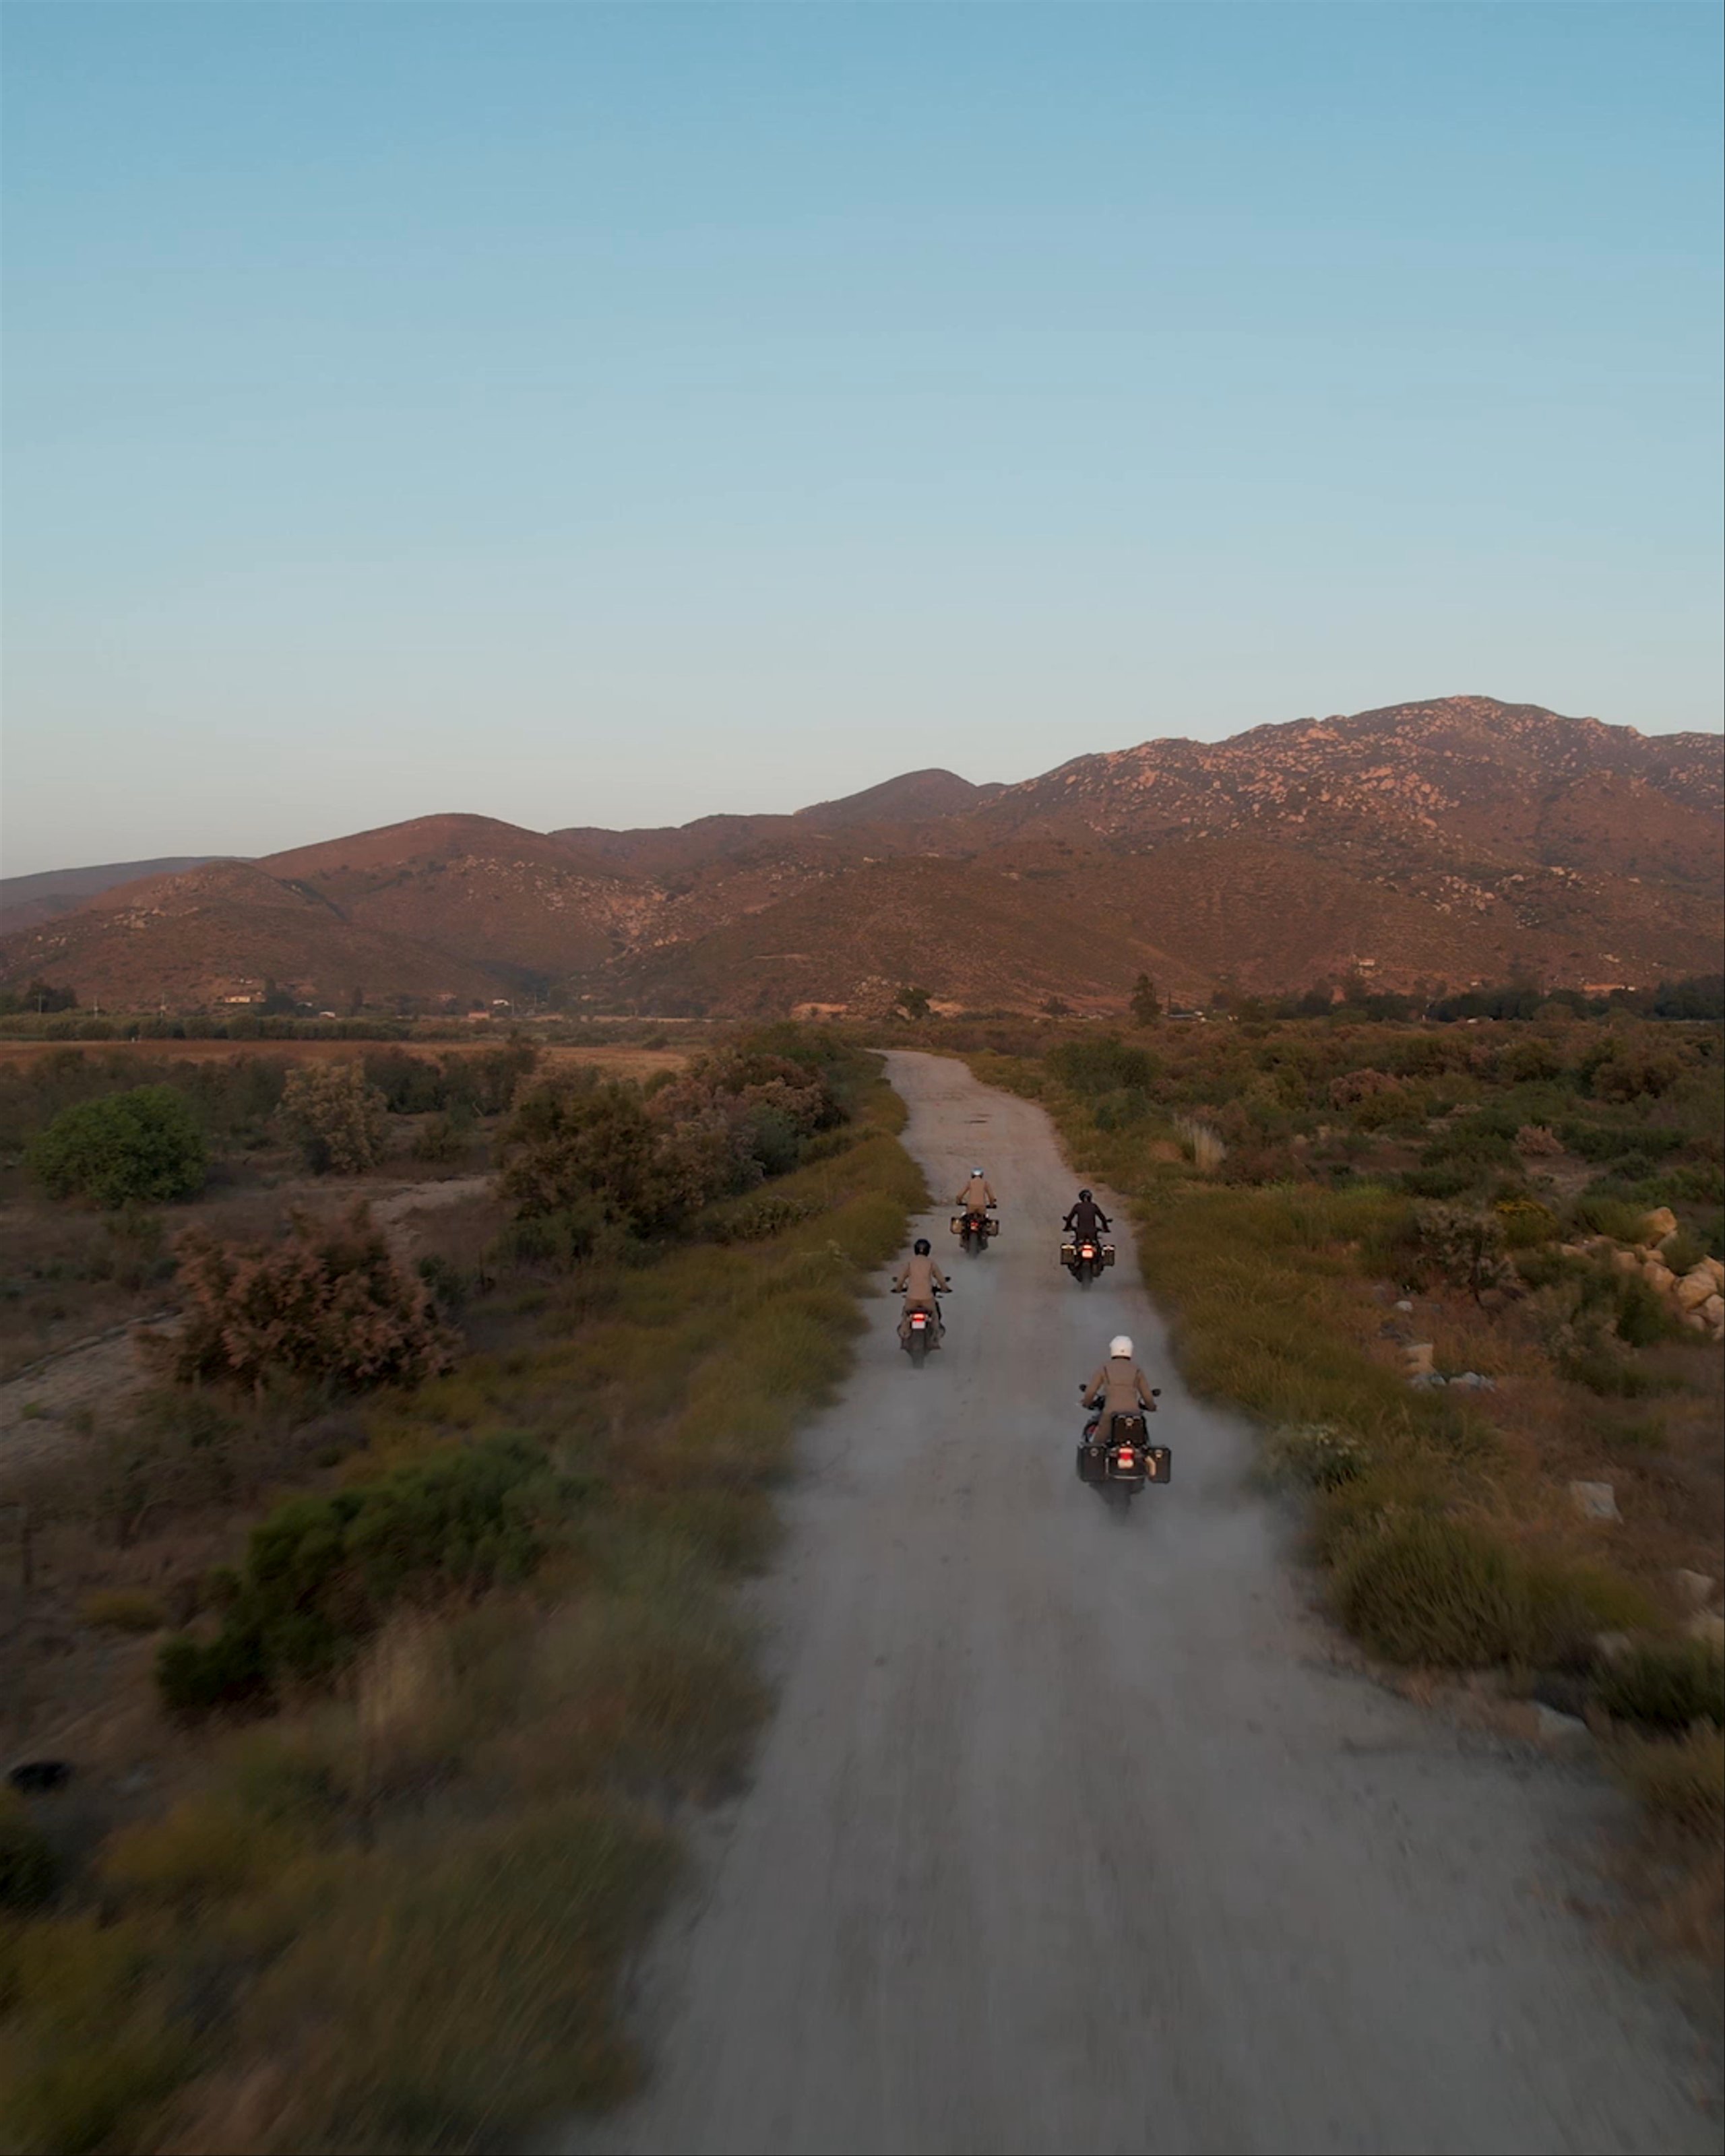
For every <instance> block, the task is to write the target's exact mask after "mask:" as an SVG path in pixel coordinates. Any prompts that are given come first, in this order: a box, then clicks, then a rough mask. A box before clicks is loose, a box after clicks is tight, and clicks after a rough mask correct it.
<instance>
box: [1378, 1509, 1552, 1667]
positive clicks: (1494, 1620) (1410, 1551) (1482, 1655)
mask: <svg viewBox="0 0 1725 2156" xmlns="http://www.w3.org/2000/svg"><path fill="white" fill-rule="evenodd" d="M1335 1595H1336V1605H1337V1610H1338V1612H1339V1614H1340V1615H1341V1617H1342V1620H1343V1623H1344V1624H1345V1625H1347V1626H1348V1630H1350V1631H1351V1632H1353V1634H1354V1635H1356V1636H1357V1637H1358V1638H1359V1639H1361V1640H1364V1641H1365V1643H1366V1645H1368V1647H1370V1648H1371V1649H1372V1650H1373V1652H1375V1653H1377V1654H1379V1655H1383V1656H1384V1658H1385V1659H1386V1660H1387V1661H1393V1662H1418V1663H1425V1664H1429V1665H1430V1666H1434V1667H1437V1668H1444V1669H1479V1668H1484V1667H1486V1666H1488V1665H1490V1664H1491V1663H1494V1662H1505V1661H1519V1660H1529V1659H1532V1649H1533V1647H1534V1645H1535V1644H1536V1641H1535V1632H1536V1623H1535V1615H1534V1609H1533V1598H1532V1594H1531V1592H1530V1589H1529V1586H1528V1581H1527V1574H1526V1572H1525V1569H1524V1568H1523V1567H1522V1564H1521V1563H1520V1562H1519V1561H1518V1559H1517V1556H1516V1553H1514V1552H1513V1551H1512V1550H1511V1549H1510V1548H1507V1546H1506V1545H1505V1544H1504V1543H1501V1542H1499V1541H1497V1539H1496V1537H1493V1536H1491V1535H1490V1534H1488V1533H1486V1532H1485V1531H1484V1530H1483V1529H1482V1528H1479V1527H1471V1526H1468V1525H1467V1524H1466V1523H1465V1522H1461V1521H1459V1520H1446V1519H1442V1518H1438V1517H1432V1516H1430V1515H1421V1514H1417V1513H1416V1514H1414V1515H1413V1516H1411V1517H1407V1518H1404V1519H1398V1520H1395V1521H1393V1522H1391V1523H1390V1524H1389V1525H1388V1526H1387V1527H1384V1529H1383V1530H1382V1531H1381V1532H1379V1533H1378V1534H1376V1535H1373V1536H1370V1537H1367V1538H1365V1539H1363V1540H1362V1541H1361V1542H1359V1543H1358V1544H1357V1545H1356V1546H1355V1547H1354V1548H1353V1550H1352V1552H1351V1553H1349V1554H1348V1556H1347V1557H1346V1558H1344V1560H1343V1563H1342V1565H1341V1567H1340V1568H1339V1569H1338V1571H1337V1575H1336V1580H1335Z"/></svg>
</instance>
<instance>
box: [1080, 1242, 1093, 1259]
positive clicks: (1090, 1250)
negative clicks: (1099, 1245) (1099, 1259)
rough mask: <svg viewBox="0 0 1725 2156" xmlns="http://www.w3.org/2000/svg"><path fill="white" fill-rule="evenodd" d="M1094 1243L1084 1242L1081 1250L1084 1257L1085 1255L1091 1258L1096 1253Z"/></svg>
mask: <svg viewBox="0 0 1725 2156" xmlns="http://www.w3.org/2000/svg"><path fill="white" fill-rule="evenodd" d="M1082 1255H1084V1256H1085V1257H1086V1258H1093V1257H1094V1256H1095V1255H1096V1245H1095V1244H1094V1243H1086V1245H1085V1246H1084V1250H1083V1252H1082Z"/></svg>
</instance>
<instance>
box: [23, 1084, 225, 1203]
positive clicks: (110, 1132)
mask: <svg viewBox="0 0 1725 2156" xmlns="http://www.w3.org/2000/svg"><path fill="white" fill-rule="evenodd" d="M27 1158H28V1162H29V1165H30V1167H31V1168H32V1170H33V1172H34V1173H35V1174H36V1176H37V1177H38V1178H39V1180H40V1181H41V1183H42V1184H43V1186H44V1188H46V1189H47V1190H48V1192H49V1194H50V1195H51V1196H53V1197H55V1198H88V1199H93V1200H94V1201H95V1203H96V1204H98V1205H103V1206H106V1207H107V1208H109V1209H110V1210H113V1211H117V1210H118V1209H120V1208H121V1207H122V1206H127V1205H162V1204H171V1203H172V1201H173V1200H174V1199H179V1198H190V1197H192V1196H193V1195H194V1193H197V1192H198V1191H199V1190H201V1189H202V1188H203V1182H204V1177H205V1175H206V1173H208V1163H207V1160H206V1158H205V1153H204V1144H203V1132H202V1131H201V1130H200V1129H199V1128H198V1118H197V1117H196V1116H194V1115H193V1112H192V1111H191V1109H190V1108H189V1107H188V1106H187V1104H186V1101H185V1100H184V1098H183V1097H182V1096H181V1095H180V1094H178V1093H177V1092H176V1091H174V1090H173V1088H172V1086H136V1087H134V1088H133V1090H132V1091H131V1092H129V1093H114V1094H110V1095H109V1096H108V1097H107V1098H106V1099H105V1100H99V1101H83V1102H80V1104H79V1105H77V1106H74V1107H69V1108H65V1109H63V1110H62V1111H60V1113H59V1115H57V1116H55V1117H54V1121H53V1122H51V1123H50V1124H49V1127H48V1128H47V1129H46V1130H45V1131H44V1132H42V1134H41V1136H40V1137H38V1138H37V1139H36V1140H35V1141H34V1142H33V1144H32V1145H31V1146H30V1147H29V1148H28V1155H27Z"/></svg>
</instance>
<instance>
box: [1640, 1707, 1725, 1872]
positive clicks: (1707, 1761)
mask: <svg viewBox="0 0 1725 2156" xmlns="http://www.w3.org/2000/svg"><path fill="white" fill-rule="evenodd" d="M1612 1756H1613V1760H1614V1763H1615V1766H1616V1768H1617V1770H1618V1772H1619V1773H1620V1774H1621V1775H1622V1777H1623V1779H1624V1780H1625V1782H1626V1783H1627V1784H1629V1786H1630V1789H1632V1790H1633V1791H1634V1792H1635V1795H1636V1796H1638V1797H1639V1798H1640V1800H1641V1802H1642V1803H1643V1804H1645V1806H1646V1807H1647V1809H1648V1810H1649V1811H1650V1812H1651V1813H1652V1814H1653V1815H1654V1816H1655V1818H1656V1819H1660V1820H1666V1822H1668V1823H1669V1824H1670V1825H1672V1826H1674V1827H1676V1829H1677V1830H1678V1831H1679V1832H1680V1833H1683V1834H1692V1835H1705V1836H1706V1837H1707V1840H1709V1841H1711V1842H1712V1843H1714V1844H1717V1841H1718V1839H1719V1836H1720V1835H1721V1833H1722V1832H1725V1733H1722V1732H1720V1731H1718V1730H1717V1729H1707V1730H1702V1729H1697V1730H1693V1731H1692V1732H1690V1734H1689V1735H1688V1736H1686V1737H1685V1738H1682V1739H1681V1740H1680V1741H1679V1742H1678V1743H1669V1742H1667V1743H1623V1744H1619V1745H1616V1746H1614V1747H1613V1753H1612Z"/></svg>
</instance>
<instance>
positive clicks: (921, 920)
mask: <svg viewBox="0 0 1725 2156" xmlns="http://www.w3.org/2000/svg"><path fill="white" fill-rule="evenodd" d="M1722 778H1725V766H1722V745H1721V742H1719V741H1718V739H1717V738H1716V737H1712V736H1706V735H1698V734H1679V735H1664V736H1659V737H1651V738H1644V737H1642V736H1641V735H1640V734H1638V733H1637V732H1636V731H1635V730H1634V729H1633V728H1632V727H1628V726H1605V725H1602V724H1601V723H1600V722H1599V721H1597V720H1594V719H1571V718H1563V717H1561V716H1558V715H1557V714H1556V713H1553V712H1551V711H1543V710H1541V709H1540V708H1539V707H1538V706H1533V705H1511V704H1501V703H1497V702H1494V701H1491V699H1490V698H1486V697H1478V696H1460V697H1448V698H1444V699H1441V700H1440V701H1435V702H1430V703H1419V704H1402V705H1396V706H1391V707H1389V709H1386V710H1383V711H1363V712H1359V713H1357V714H1355V715H1353V716H1345V717H1344V716H1337V717H1333V718H1327V719H1301V720H1296V721H1294V722H1293V723H1291V724H1290V725H1283V726H1260V727H1257V728H1255V729H1254V730H1253V731H1251V732H1250V733H1245V734H1241V735H1238V736H1236V737H1235V738H1234V739H1232V740H1230V741H1225V742H1193V741H1183V740H1165V741H1155V742H1145V743H1144V744H1142V746H1141V747H1137V748H1132V749H1124V750H1120V751H1117V752H1111V753H1107V754H1101V755H1095V756H1086V757H1078V758H1076V759H1075V760H1074V761H1073V762H1070V763H1066V764H1063V765H1062V766H1060V768H1059V769H1057V770H1055V771H1051V772H1049V773H1046V774H1045V775H1044V776H1043V777H1041V778H1034V779H1029V780H1027V781H1025V782H1024V783H1022V784H1019V785H1014V786H998V785H990V786H973V785H972V784H970V783H969V782H968V781H967V780H965V779H963V778H958V777H957V776H956V775H955V774H954V773H951V772H942V771H927V772H916V773H909V774H907V775H906V776H905V777H903V778H897V779H893V780H891V781H888V782H887V783H885V784H883V785H881V786H877V787H873V788H869V789H868V790H867V791H866V792H865V793H860V794H855V795H852V796H850V797H849V798H846V799H845V800H841V801H836V802H828V803H819V804H817V805H816V806H815V807H814V808H807V809H803V810H802V811H800V812H799V813H798V814H795V815H791V816H782V815H772V816H716V817H707V818H703V819H700V820H698V821H697V822H696V823H693V824H684V825H680V826H677V827H675V828H667V829H660V830H637V831H604V830H599V829H589V828H579V827H571V828H567V829H559V830H556V831H552V832H551V833H548V834H541V833H536V832H532V831H526V830H522V829H519V828H517V827H516V826H515V825H512V824H501V823H497V822H495V821H494V820H492V819H489V818H485V817H476V816H437V817H428V818H422V819H418V820H416V821H414V822H412V823H408V824H393V825H389V826H388V827H386V828H384V829H380V830H376V831H367V832H361V833H358V834H355V835H353V836H352V837H350V838H346V839H334V840H331V842H329V843H328V844H323V845H318V846H311V847H305V848H301V849H299V850H295V851H294V852H291V853H286V854H278V855H273V856H271V857H270V858H269V859H268V860H264V861H261V862H259V863H256V864H254V865H250V866H245V865H240V864H235V863H228V864H223V865H219V866H218V867H208V868H203V869H199V870H194V871H193V872H192V873H191V874H189V875H182V876H177V877H170V878H167V879H160V878H157V879H152V880H150V881H148V882H146V884H143V885H136V886H129V887H123V888H121V889H120V890H117V891H103V892H101V893H100V894H99V895H98V896H95V897H94V898H92V899H90V900H88V901H85V902H84V904H83V905H82V906H81V907H80V910H79V911H76V912H74V913H71V914H69V915H67V916H63V917H61V918H59V919H57V920H54V921H49V922H46V923H44V924H41V925H39V926H37V927H33V928H29V929H27V930H25V931H23V932H20V933H18V934H14V935H13V936H11V937H7V938H6V939H5V940H4V941H3V942H0V980H3V981H5V982H7V983H12V982H15V981H18V980H21V979H23V978H28V977H29V976H30V975H32V974H34V973H44V974H46V975H47V976H48V977H49V978H51V979H53V980H54V981H56V982H66V983H69V984H70V985H72V986H73V987H74V988H77V989H78V991H79V993H80V996H81V997H83V998H85V999H86V1000H88V999H89V998H90V997H92V996H94V995H97V994H99V995H100V997H101V999H102V1000H103V1002H104V1003H105V1004H116V1005H117V1004H121V1003H125V1004H131V1005H133V1006H135V1007H153V1006H154V1005H155V1004H157V1002H160V1001H163V1000H165V1001H167V1002H169V1003H171V1004H199V1003H210V1002H213V1001H215V1000H217V999H218V998H221V997H223V996H228V995H233V994H235V993H240V992H241V990H240V989H239V988H236V987H235V986H234V983H243V982H245V981H255V980H258V979H260V978H263V977H264V976H266V975H267V976H269V977H270V978H275V980H277V981H278V982H280V983H281V984H282V985H284V986H290V985H291V986H295V987H296V988H299V989H300V990H302V991H303V993H305V994H306V996H307V997H308V998H321V999H326V1000H327V999H329V998H333V997H334V996H336V994H338V993H339V994H343V995H347V994H351V992H352V988H353V987H355V986H362V987H363V988H364V990H365V993H366V994H367V998H368V999H373V1000H377V1001H384V1000H388V999H389V998H393V997H395V996H398V995H411V996H414V997H418V998H426V999H434V998H454V999H469V998H473V997H475V996H484V995H490V994H497V993H521V992H522V991H528V992H531V993H548V992H552V991H555V992H556V993H558V995H559V996H560V998H567V1000H568V1001H569V1002H570V1003H571V1004H572V1005H574V1006H575V1007H578V1008H579V1007H584V1008H588V1009H618V1008H621V1009H628V1008H637V1009H642V1010H644V1011H664V1012H700V1011H721V1012H722V1011H744V1010H747V1011H764V1010H778V1009H787V1008H790V1007H792V1006H794V1005H796V1004H826V1005H837V1006H845V1007H857V1008H868V1007H870V1006H871V1005H873V1004H879V1003H881V1002H883V1001H884V1000H885V999H886V998H887V997H888V996H889V995H890V993H891V990H892V988H894V987H896V985H897V984H898V983H902V982H905V981H907V980H916V981H917V982H919V983H922V985H924V986H926V987H927V988H929V989H931V990H932V992H933V993H935V994H936V996H937V997H939V998H946V999H949V1000H951V1001H952V1002H955V1003H963V1004H969V1005H973V1006H993V1005H1004V1006H1008V1007H1026V1006H1034V1004H1040V1003H1041V1002H1042V1001H1043V1000H1044V999H1045V998H1047V997H1048V996H1050V994H1059V995H1061V996H1063V997H1065V998H1066V1000H1068V1001H1069V1002H1072V1003H1075V1004H1079V1005H1081V1006H1082V1007H1094V1008H1096V1009H1106V1008H1109V1007H1111V1006H1116V1007H1117V1005H1118V1004H1119V1003H1120V1002H1121V1000H1122V998H1123V996H1124V995H1125V993H1126V992H1127V988H1128V987H1129V985H1130V983H1131V981H1132V978H1133V976H1134V975H1135V974H1136V973H1137V972H1139V971H1140V970H1141V969H1142V970H1147V971H1148V972H1150V973H1152V974H1153V975H1154V976H1155V978H1157V979H1158V982H1159V983H1162V984H1163V988H1164V989H1165V990H1166V991H1168V992H1169V993H1173V994H1175V995H1177V996H1180V997H1183V998H1184V997H1192V996H1197V995H1200V994H1203V993H1207V992H1208V991H1209V989H1210V988H1213V987H1214V986H1215V985H1216V984H1217V983H1219V982H1220V981H1223V980H1224V979H1231V980H1233V981H1235V982H1236V983H1238V984H1239V985H1240V986H1241V987H1242V988H1258V989H1264V990H1278V991H1279V990H1286V989H1289V988H1303V987H1307V986H1309V985H1311V984H1312V983H1315V982H1317V981H1319V980H1322V979H1325V978H1338V977H1339V976H1341V975H1342V974H1343V973H1347V972H1348V971H1349V970H1351V969H1352V968H1356V967H1357V968H1361V969H1362V970H1363V971H1364V972H1365V973H1367V974H1368V976H1369V977H1370V978H1373V979H1374V980H1377V981H1378V982H1380V983H1384V985H1386V986H1389V987H1395V988H1409V987H1411V986H1413V985H1414V984H1415V983H1436V982H1444V983H1451V984H1455V983H1465V982H1471V981H1474V980H1477V979H1494V978H1505V977H1506V976H1507V975H1509V974H1512V973H1521V972H1524V971H1525V972H1528V973H1534V974H1537V975H1539V976H1541V977H1543V978H1546V979H1548V980H1550V981H1552V982H1553V983H1572V984H1578V985H1579V984H1595V983H1635V984H1639V983H1646V982H1650V981H1652V980H1656V979H1658V978H1661V977H1671V976H1674V975H1679V974H1684V973H1706V972H1713V971H1717V970H1718V969H1719V967H1720V964H1721V940H1722V939H1721V924H1720V917H1719V900H1718V891H1719V881H1720V876H1721V872H1722V868H1725V859H1722V809H1725V799H1722ZM343 1007H344V1008H345V1005H344V1006H343Z"/></svg>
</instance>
